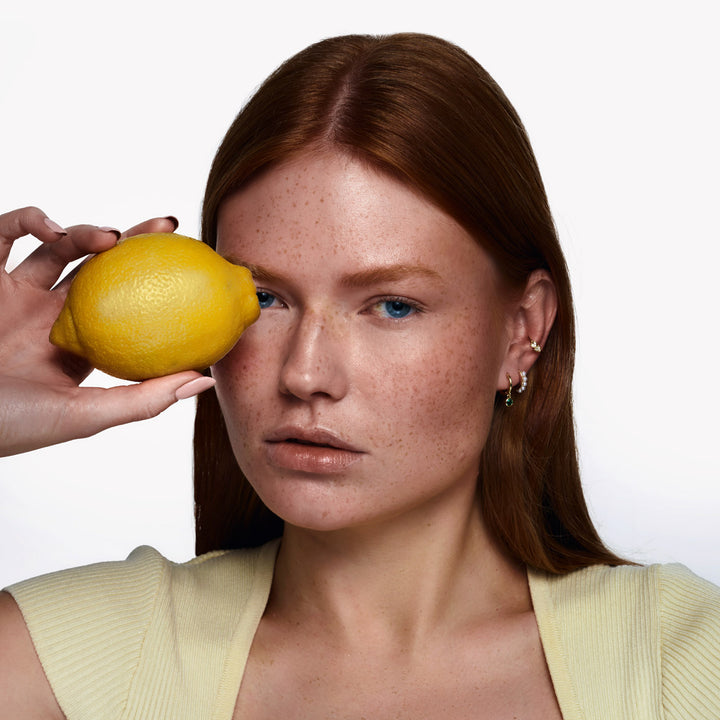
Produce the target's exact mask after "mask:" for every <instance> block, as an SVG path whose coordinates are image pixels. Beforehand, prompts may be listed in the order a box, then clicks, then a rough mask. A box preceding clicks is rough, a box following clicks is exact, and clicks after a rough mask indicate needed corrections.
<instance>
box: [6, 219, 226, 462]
mask: <svg viewBox="0 0 720 720" xmlns="http://www.w3.org/2000/svg"><path fill="white" fill-rule="evenodd" d="M176 224H177V223H176V222H175V221H174V220H173V219H170V218H156V219H154V220H148V221H146V222H144V223H141V224H140V225H137V226H135V227H134V228H132V229H130V230H128V231H127V233H125V234H126V235H128V236H129V235H135V234H139V233H143V232H172V231H173V230H175V227H176ZM28 234H32V235H34V236H35V237H36V238H37V239H38V240H41V241H42V243H43V244H42V245H41V246H40V247H38V248H37V250H35V251H34V252H33V253H32V254H31V255H29V256H28V257H27V258H26V259H25V260H24V261H23V262H22V263H20V264H19V265H18V266H17V267H16V268H15V269H14V270H13V271H12V272H7V271H6V269H5V268H6V263H7V259H8V255H9V253H10V248H11V247H12V244H13V242H14V241H15V240H16V239H17V238H19V237H22V236H24V235H28ZM119 236H120V233H119V232H118V231H115V230H112V229H109V228H98V227H95V226H91V225H77V226H75V227H72V228H68V229H67V230H64V229H62V228H61V227H60V226H58V225H57V224H55V223H54V222H53V221H51V220H49V219H48V218H47V217H46V215H45V214H44V213H43V212H42V211H41V210H39V209H37V208H32V207H30V208H24V209H22V210H15V211H13V212H9V213H6V214H4V215H0V308H1V310H0V456H3V455H12V454H16V453H21V452H26V451H28V450H33V449H36V448H40V447H45V446H47V445H52V444H55V443H59V442H64V441H66V440H71V439H75V438H81V437H87V436H89V435H93V434H95V433H97V432H99V431H101V430H104V429H106V428H108V427H111V426H113V425H120V424H122V423H127V422H132V421H135V420H142V419H146V418H150V417H154V416H155V415H158V414H159V413H161V412H162V411H163V410H165V409H166V408H168V407H170V405H172V404H173V403H174V402H176V401H177V400H178V399H181V398H185V397H192V396H193V395H195V394H197V393H199V392H201V391H202V390H205V389H207V388H208V387H210V386H211V385H212V384H213V381H212V380H211V379H210V378H207V377H204V376H202V375H200V374H199V373H196V372H192V371H188V372H182V373H176V374H175V375H168V376H167V377H163V378H156V379H153V380H146V381H145V382H142V383H139V384H135V385H123V386H119V387H114V388H109V389H103V388H90V387H88V388H86V387H82V388H81V387H79V384H80V383H81V382H82V381H83V380H84V379H85V378H86V377H87V376H88V375H89V373H90V372H91V370H92V367H91V366H90V365H89V364H88V363H86V362H85V361H83V360H81V359H80V358H78V357H76V356H74V355H70V354H68V353H65V352H63V351H61V350H59V349H58V348H56V347H55V346H53V345H52V344H51V343H50V341H49V339H48V336H49V333H50V328H51V327H52V324H53V323H54V322H55V319H56V318H57V316H58V314H59V313H60V309H61V308H62V304H63V302H64V299H65V295H66V294H67V290H68V287H69V285H70V278H65V279H63V280H62V281H61V282H60V283H57V281H58V279H59V278H60V276H61V274H62V272H63V270H64V269H65V268H66V267H67V265H68V263H71V262H72V261H74V260H78V259H79V258H82V257H84V256H85V255H88V254H92V253H97V252H101V251H103V250H107V249H108V248H110V247H112V246H113V245H114V244H115V243H116V242H117V239H118V237H119ZM56 283H57V285H56V286H55V284H56ZM53 286H55V287H53Z"/></svg>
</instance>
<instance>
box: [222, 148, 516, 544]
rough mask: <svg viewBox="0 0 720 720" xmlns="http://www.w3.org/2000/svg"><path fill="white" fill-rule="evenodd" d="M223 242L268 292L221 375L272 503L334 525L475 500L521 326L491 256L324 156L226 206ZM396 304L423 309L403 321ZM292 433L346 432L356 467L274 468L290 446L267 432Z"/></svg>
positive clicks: (394, 192)
mask: <svg viewBox="0 0 720 720" xmlns="http://www.w3.org/2000/svg"><path fill="white" fill-rule="evenodd" d="M218 250H219V252H220V253H221V254H224V255H227V256H228V257H231V258H234V259H236V260H237V261H240V262H243V263H247V264H250V265H251V266H252V267H254V268H255V279H256V284H257V285H258V288H259V290H260V291H261V299H262V298H263V297H264V295H262V293H265V292H267V293H269V294H271V295H272V296H273V297H274V299H272V300H271V302H272V304H271V305H269V306H268V307H266V309H264V310H263V311H262V315H261V319H260V320H259V321H258V322H257V324H256V326H255V327H253V328H250V330H249V331H248V333H247V335H246V337H245V338H243V339H242V341H241V342H240V343H238V345H237V346H236V347H235V349H234V350H233V351H232V352H231V353H230V354H229V355H228V356H227V357H226V358H225V359H224V360H223V361H221V362H220V363H219V364H218V365H217V366H216V368H215V370H214V373H213V375H214V377H215V378H216V379H217V381H218V383H219V388H218V393H219V397H220V399H221V404H222V407H223V409H224V411H225V412H224V414H225V417H226V418H227V419H228V423H229V425H230V428H229V430H230V437H231V438H232V439H233V441H234V443H235V445H234V449H235V451H236V455H237V457H238V459H239V461H240V466H241V467H242V468H243V470H244V471H245V472H246V475H247V476H248V477H250V478H251V479H252V482H253V484H254V486H255V487H256V489H257V490H258V492H259V494H260V496H261V497H262V498H263V499H264V500H265V502H266V504H268V505H269V506H270V508H271V509H273V510H274V511H275V512H276V513H277V514H279V515H280V516H282V517H283V518H285V519H286V520H288V521H290V522H292V523H293V524H296V525H299V526H303V527H307V528H315V529H322V530H330V529H336V528H346V527H348V526H359V525H365V524H373V523H377V522H380V521H384V520H387V519H390V518H392V517H394V516H396V515H397V514H398V513H401V512H407V511H411V510H412V509H415V508H417V507H418V506H419V505H421V504H422V503H425V502H435V501H436V500H437V498H438V497H439V496H441V495H444V494H446V493H456V492H460V493H461V494H463V495H464V497H465V498H469V497H470V496H471V495H472V494H473V491H474V486H475V480H476V474H477V467H478V460H479V454H480V451H481V449H482V445H483V441H484V437H485V436H486V434H487V431H488V427H489V423H490V419H491V413H492V407H493V400H494V396H495V393H496V391H497V389H499V388H502V387H504V386H505V385H506V379H505V374H504V371H503V363H504V360H505V354H506V352H507V349H508V347H509V345H510V340H511V329H510V328H509V327H508V325H509V322H508V319H507V318H506V314H505V311H504V307H503V302H502V300H501V298H500V294H499V279H498V278H497V276H496V272H495V270H494V268H493V265H492V263H491V261H490V259H489V258H488V257H487V256H486V255H485V254H484V253H483V252H482V251H481V250H480V249H479V248H478V246H477V244H476V243H475V242H474V240H473V239H472V238H470V237H469V236H468V235H467V234H466V233H465V231H464V230H462V228H460V227H459V226H458V225H457V224H455V223H454V222H453V221H452V220H451V219H450V218H448V217H447V216H446V215H444V214H442V213H440V212H439V211H437V210H436V209H435V208H434V207H432V206H431V205H429V204H428V203H427V202H425V201H424V200H423V199H422V198H420V197H418V196H416V195H415V194H413V193H410V192H408V191H407V190H406V188H404V187H403V186H402V185H400V184H398V183H395V182H394V181H391V180H389V179H387V178H385V177H382V176H380V175H378V174H377V173H375V172H374V171H372V170H368V169H366V168H365V167H363V166H362V165H360V164H358V163H351V162H350V161H348V160H346V159H345V158H342V157H338V156H334V155H324V156H320V157H319V158H309V159H302V160H300V161H298V162H296V163H294V164H292V165H290V166H287V167H286V168H283V169H282V170H278V171H275V172H271V173H269V174H268V175H267V176H266V177H265V178H263V179H261V180H260V181H258V182H256V183H255V184H254V185H253V186H252V187H251V188H250V189H248V190H247V191H245V192H243V193H242V194H239V195H237V196H235V197H233V198H231V199H230V200H228V201H227V202H226V203H225V205H224V208H223V211H222V213H221V220H220V231H219V242H218ZM398 268H400V270H398ZM268 273H269V275H268ZM390 273H394V274H400V273H407V275H406V276H405V277H400V278H398V279H393V278H392V277H391V275H390ZM386 278H387V279H386ZM394 297H398V298H402V300H403V302H405V303H408V304H416V305H417V307H418V308H419V309H418V310H412V311H409V309H408V312H409V314H407V315H406V316H405V317H401V318H399V319H394V318H393V317H390V316H389V315H388V308H389V306H388V305H387V303H385V305H383V302H384V301H385V299H386V298H394ZM268 302H270V300H268V301H266V303H265V304H266V305H267V304H268ZM401 312H402V311H401ZM288 426H289V427H291V428H299V429H303V430H308V431H309V430H314V429H322V430H324V431H328V432H330V433H332V434H334V435H336V436H337V437H338V439H339V440H342V441H343V442H344V443H347V444H349V445H350V446H352V448H354V449H356V450H357V451H358V452H357V453H355V458H354V460H355V461H354V463H353V464H352V466H351V467H348V468H347V470H343V471H341V472H338V473H334V472H330V470H331V469H332V467H333V463H340V462H342V460H343V459H344V458H341V457H337V458H336V457H334V455H333V453H332V451H330V450H328V452H327V457H326V458H325V462H326V463H327V466H328V472H326V473H322V472H318V473H312V472H302V471H297V472H296V471H294V470H293V469H292V468H286V467H283V466H282V465H281V464H280V465H279V464H278V463H277V462H276V460H277V458H276V457H275V455H274V454H273V453H275V454H279V452H281V451H282V450H286V451H287V454H288V455H291V453H292V448H287V447H285V448H280V449H279V448H278V447H277V446H278V445H281V444H280V443H275V444H270V445H268V443H267V439H268V438H269V437H273V436H274V434H275V433H276V432H279V433H280V434H281V435H282V434H283V433H284V430H283V428H285V427H288ZM295 450H296V453H297V454H298V455H299V454H300V453H302V452H303V448H301V447H299V446H295ZM318 454H319V453H318ZM335 455H339V453H335ZM319 461H320V462H322V458H319ZM408 478H413V481H412V482H408Z"/></svg>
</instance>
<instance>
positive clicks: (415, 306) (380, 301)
mask: <svg viewBox="0 0 720 720" xmlns="http://www.w3.org/2000/svg"><path fill="white" fill-rule="evenodd" d="M386 303H399V304H401V305H405V306H406V307H408V308H409V309H410V312H409V313H408V314H406V315H403V316H402V317H391V316H387V319H389V320H395V321H400V320H405V319H406V318H408V317H412V316H413V315H417V314H419V313H421V312H423V308H422V306H421V305H420V304H419V303H416V302H413V301H412V300H409V299H408V298H405V297H400V296H397V295H389V296H387V297H381V298H377V299H375V300H373V302H372V304H371V305H370V308H371V310H375V309H377V308H380V306H382V305H384V304H386Z"/></svg>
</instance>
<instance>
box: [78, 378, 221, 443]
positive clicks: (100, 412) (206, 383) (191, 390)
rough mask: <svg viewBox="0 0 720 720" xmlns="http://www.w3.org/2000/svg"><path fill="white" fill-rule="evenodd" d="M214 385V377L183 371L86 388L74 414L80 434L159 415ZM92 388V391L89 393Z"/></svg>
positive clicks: (91, 433)
mask: <svg viewBox="0 0 720 720" xmlns="http://www.w3.org/2000/svg"><path fill="white" fill-rule="evenodd" d="M214 385H215V380H214V378H211V377H208V376H206V375H200V374H199V373H196V372H182V373H176V374H174V375H167V376H165V377H160V378H153V379H151V380H145V381H143V382H141V383H136V384H133V385H119V386H117V387H112V388H107V389H102V388H85V389H84V390H85V392H83V393H82V394H81V396H82V401H81V403H82V406H81V407H80V408H78V411H77V413H76V414H75V417H76V422H77V424H78V428H77V430H78V434H77V435H76V436H77V437H82V436H86V437H87V436H89V435H94V434H95V433H98V432H100V431H101V430H106V429H107V428H110V427H113V426H115V425H123V424H125V423H130V422H135V421H138V420H148V419H149V418H153V417H156V416H157V415H159V414H160V413H161V412H163V411H164V410H167V409H168V408H169V407H170V406H171V405H173V404H174V403H176V402H177V401H178V400H185V399H187V398H191V397H194V396H195V395H199V394H200V393H201V392H203V391H205V390H208V389H209V388H211V387H213V386H214ZM88 391H89V392H88Z"/></svg>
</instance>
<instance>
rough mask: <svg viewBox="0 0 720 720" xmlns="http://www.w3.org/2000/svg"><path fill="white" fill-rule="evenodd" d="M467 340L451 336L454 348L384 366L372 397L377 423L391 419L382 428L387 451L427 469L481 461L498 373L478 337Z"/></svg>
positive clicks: (447, 345)
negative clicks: (408, 455)
mask: <svg viewBox="0 0 720 720" xmlns="http://www.w3.org/2000/svg"><path fill="white" fill-rule="evenodd" d="M460 337H463V336H462V335H461V336H460ZM464 337H468V338H470V339H469V340H466V339H458V334H453V335H452V336H451V339H452V342H449V341H448V342H442V343H438V344H433V347H428V345H425V346H424V347H423V348H422V349H419V350H418V351H417V352H416V353H410V352H406V353H404V354H402V355H401V356H399V357H397V358H396V359H394V360H393V361H392V362H386V363H385V364H384V366H383V369H382V370H381V371H380V372H382V375H381V376H380V377H379V378H378V379H377V381H376V391H375V392H374V393H373V395H374V396H375V398H376V402H377V405H376V407H377V414H378V418H379V419H382V417H383V415H384V416H385V418H387V421H386V422H384V423H382V422H381V423H379V428H380V429H381V431H382V433H383V436H384V438H383V439H384V444H385V445H386V446H390V445H394V446H395V448H396V449H397V448H398V447H401V446H402V447H405V448H406V449H407V450H408V452H410V451H412V452H413V453H415V454H416V456H417V457H418V458H422V461H423V462H427V463H434V462H435V461H436V460H438V459H445V458H448V457H454V458H456V459H461V458H463V457H466V456H469V455H473V456H475V455H479V452H480V450H481V449H482V446H483V444H484V440H485V437H486V435H487V432H488V429H489V426H490V421H491V419H492V413H493V408H494V400H495V393H496V389H495V380H496V377H497V367H496V363H495V361H494V358H492V357H488V355H491V354H489V353H488V352H487V349H486V348H485V349H484V348H483V346H484V343H482V342H480V340H479V336H478V335H477V334H475V335H472V334H470V333H467V334H464ZM490 347H493V345H490ZM483 350H484V351H483ZM380 439H381V438H378V440H380Z"/></svg>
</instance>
